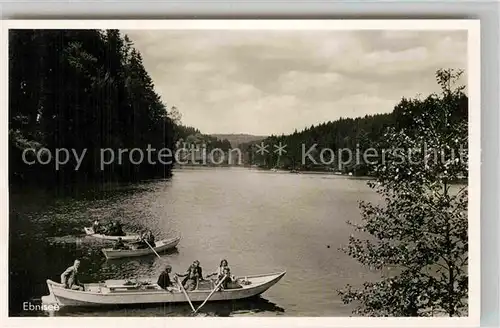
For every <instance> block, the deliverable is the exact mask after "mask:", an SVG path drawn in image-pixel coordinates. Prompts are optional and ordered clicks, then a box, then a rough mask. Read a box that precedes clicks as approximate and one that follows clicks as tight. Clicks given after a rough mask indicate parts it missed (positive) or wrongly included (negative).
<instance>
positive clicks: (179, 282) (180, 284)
mask: <svg viewBox="0 0 500 328" xmlns="http://www.w3.org/2000/svg"><path fill="white" fill-rule="evenodd" d="M144 242H145V243H146V244H148V246H149V248H151V250H152V251H153V252H154V253H155V254H156V256H158V258H159V259H160V260H161V257H160V255H158V253H156V251H155V249H154V248H153V247H152V246H151V245H150V244H149V243H148V242H147V240H145V239H144ZM177 284H178V285H179V287H180V289H181V290H182V292H183V293H184V296H186V299H187V301H188V302H189V305H191V309H193V313H196V310H195V308H194V306H193V303H191V300H190V299H189V295H188V294H187V293H186V290H185V289H184V286H182V281H179V279H178V278H177Z"/></svg>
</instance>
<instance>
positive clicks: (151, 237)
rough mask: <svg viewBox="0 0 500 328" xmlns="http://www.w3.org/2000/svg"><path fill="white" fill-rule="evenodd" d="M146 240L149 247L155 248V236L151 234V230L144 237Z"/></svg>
mask: <svg viewBox="0 0 500 328" xmlns="http://www.w3.org/2000/svg"><path fill="white" fill-rule="evenodd" d="M146 240H147V241H148V243H149V245H151V247H155V246H156V243H155V236H154V235H153V233H152V232H151V230H148V235H147V237H146Z"/></svg>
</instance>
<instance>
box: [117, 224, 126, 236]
mask: <svg viewBox="0 0 500 328" xmlns="http://www.w3.org/2000/svg"><path fill="white" fill-rule="evenodd" d="M115 229H116V235H117V236H125V232H123V226H122V224H121V223H120V222H119V221H116V222H115Z"/></svg>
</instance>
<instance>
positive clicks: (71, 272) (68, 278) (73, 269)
mask: <svg viewBox="0 0 500 328" xmlns="http://www.w3.org/2000/svg"><path fill="white" fill-rule="evenodd" d="M79 267H80V261H79V260H75V263H73V265H72V266H70V267H69V268H67V269H66V271H64V272H63V273H62V274H61V284H63V285H64V288H68V289H73V290H83V287H82V286H81V284H80V281H79V280H78V268H79Z"/></svg>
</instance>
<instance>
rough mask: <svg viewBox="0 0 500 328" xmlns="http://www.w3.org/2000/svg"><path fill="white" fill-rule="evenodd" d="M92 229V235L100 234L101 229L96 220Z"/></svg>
mask: <svg viewBox="0 0 500 328" xmlns="http://www.w3.org/2000/svg"><path fill="white" fill-rule="evenodd" d="M92 229H93V230H94V233H101V230H102V227H101V223H100V222H99V220H98V219H96V220H95V221H94V223H93V224H92Z"/></svg>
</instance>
